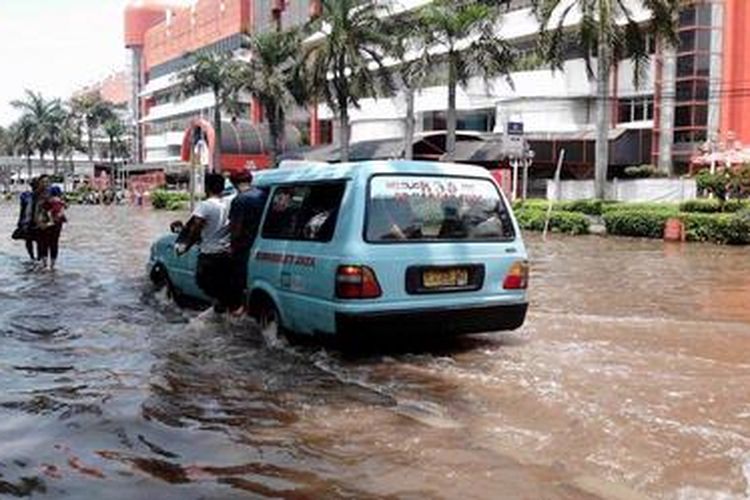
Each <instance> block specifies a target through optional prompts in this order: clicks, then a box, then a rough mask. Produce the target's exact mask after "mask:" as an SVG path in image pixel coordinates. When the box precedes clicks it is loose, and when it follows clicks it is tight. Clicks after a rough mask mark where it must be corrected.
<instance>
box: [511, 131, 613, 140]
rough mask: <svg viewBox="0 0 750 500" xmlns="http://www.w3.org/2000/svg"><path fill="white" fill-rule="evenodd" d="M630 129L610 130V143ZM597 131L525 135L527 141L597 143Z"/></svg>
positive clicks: (531, 133) (532, 133)
mask: <svg viewBox="0 0 750 500" xmlns="http://www.w3.org/2000/svg"><path fill="white" fill-rule="evenodd" d="M627 131H628V129H625V128H612V129H609V132H608V138H609V140H610V141H613V140H615V139H619V138H620V136H622V135H623V134H624V133H625V132H627ZM596 134H597V131H596V130H578V131H574V132H530V133H527V134H524V138H525V139H526V140H527V141H561V142H562V141H595V140H596Z"/></svg>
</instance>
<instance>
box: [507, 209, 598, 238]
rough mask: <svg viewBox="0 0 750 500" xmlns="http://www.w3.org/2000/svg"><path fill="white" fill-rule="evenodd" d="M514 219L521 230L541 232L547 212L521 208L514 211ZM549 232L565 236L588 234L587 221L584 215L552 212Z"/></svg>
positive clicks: (558, 211)
mask: <svg viewBox="0 0 750 500" xmlns="http://www.w3.org/2000/svg"><path fill="white" fill-rule="evenodd" d="M516 219H517V220H518V224H519V225H520V226H521V228H522V229H526V230H528V231H543V230H544V221H545V220H546V219H547V212H546V211H544V210H539V209H533V208H521V209H519V210H517V211H516ZM549 229H550V231H554V232H559V233H567V234H588V232H589V220H588V219H587V218H586V216H585V215H583V214H580V213H576V212H564V211H560V210H557V211H553V212H552V215H551V216H550V220H549Z"/></svg>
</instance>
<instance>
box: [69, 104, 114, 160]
mask: <svg viewBox="0 0 750 500" xmlns="http://www.w3.org/2000/svg"><path fill="white" fill-rule="evenodd" d="M70 108H71V113H72V114H73V115H74V116H75V117H76V119H77V120H80V122H82V123H83V124H84V125H86V153H87V154H88V157H89V161H92V162H93V161H94V138H95V136H96V134H97V132H98V130H99V128H100V127H101V126H102V124H103V123H104V122H106V121H107V120H109V119H111V118H112V117H113V116H114V110H113V107H112V104H111V103H110V102H108V101H105V100H104V99H102V96H101V93H100V92H99V91H93V92H87V93H85V94H82V95H79V96H76V97H74V98H73V99H71V102H70Z"/></svg>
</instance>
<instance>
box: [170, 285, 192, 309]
mask: <svg viewBox="0 0 750 500" xmlns="http://www.w3.org/2000/svg"><path fill="white" fill-rule="evenodd" d="M167 298H169V299H170V300H172V301H174V303H175V304H176V305H177V307H186V306H187V305H188V298H187V296H186V295H185V294H184V293H182V291H181V290H180V289H179V288H177V287H176V286H174V284H173V283H172V281H171V280H170V279H169V278H167Z"/></svg>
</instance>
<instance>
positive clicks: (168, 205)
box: [151, 189, 190, 210]
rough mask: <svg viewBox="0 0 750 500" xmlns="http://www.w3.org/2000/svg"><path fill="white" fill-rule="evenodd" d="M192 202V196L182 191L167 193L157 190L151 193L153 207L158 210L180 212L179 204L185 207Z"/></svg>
mask: <svg viewBox="0 0 750 500" xmlns="http://www.w3.org/2000/svg"><path fill="white" fill-rule="evenodd" d="M188 201H190V195H189V194H188V193H185V192H182V191H165V190H163V189H157V190H156V191H154V192H153V193H151V206H152V207H154V208H155V209H157V210H165V209H166V210H180V208H175V207H178V203H182V204H183V205H184V204H185V203H186V202H188Z"/></svg>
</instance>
